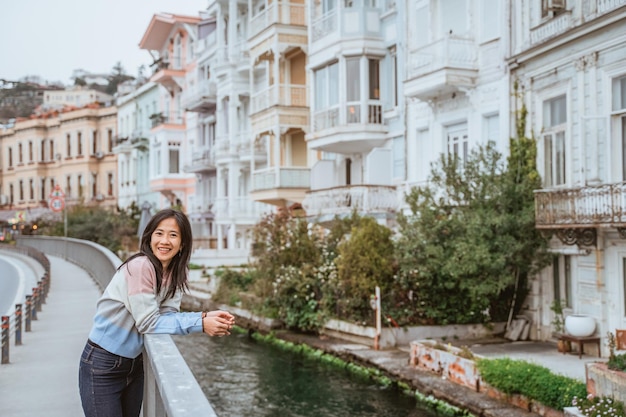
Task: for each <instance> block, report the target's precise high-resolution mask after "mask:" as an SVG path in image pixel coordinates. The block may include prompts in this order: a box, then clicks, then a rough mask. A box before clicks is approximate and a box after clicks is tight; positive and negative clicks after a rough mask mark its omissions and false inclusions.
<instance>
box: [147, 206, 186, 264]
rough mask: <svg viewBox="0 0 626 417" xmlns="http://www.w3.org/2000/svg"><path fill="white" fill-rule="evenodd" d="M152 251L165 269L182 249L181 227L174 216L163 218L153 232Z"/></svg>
mask: <svg viewBox="0 0 626 417" xmlns="http://www.w3.org/2000/svg"><path fill="white" fill-rule="evenodd" d="M150 248H151V249H152V253H153V254H154V256H156V257H157V259H158V260H159V261H161V265H163V270H164V271H165V270H166V269H167V266H168V265H169V264H170V262H171V260H172V259H173V258H174V256H176V255H178V252H179V251H180V250H181V249H182V242H181V240H180V228H179V227H178V223H176V220H175V219H174V218H173V217H170V218H168V219H165V220H162V221H161V223H159V225H158V226H157V228H156V229H155V230H154V232H152V237H151V239H150Z"/></svg>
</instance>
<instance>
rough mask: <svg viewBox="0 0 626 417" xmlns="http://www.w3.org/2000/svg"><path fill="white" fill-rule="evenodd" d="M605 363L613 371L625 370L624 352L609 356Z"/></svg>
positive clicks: (625, 355) (625, 359) (625, 356)
mask: <svg viewBox="0 0 626 417" xmlns="http://www.w3.org/2000/svg"><path fill="white" fill-rule="evenodd" d="M606 365H607V366H608V368H609V369H612V370H614V371H622V372H626V353H620V354H619V355H613V356H611V357H610V358H609V361H608V362H607V364H606Z"/></svg>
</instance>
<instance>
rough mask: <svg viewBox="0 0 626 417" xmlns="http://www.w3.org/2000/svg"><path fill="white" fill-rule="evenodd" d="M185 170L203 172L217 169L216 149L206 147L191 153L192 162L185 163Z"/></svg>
mask: <svg viewBox="0 0 626 417" xmlns="http://www.w3.org/2000/svg"><path fill="white" fill-rule="evenodd" d="M183 170H184V171H185V172H193V173H203V172H211V171H214V170H215V150H214V149H213V148H204V149H199V150H197V151H195V152H194V153H193V154H192V155H191V163H190V164H189V165H185V167H184V169H183Z"/></svg>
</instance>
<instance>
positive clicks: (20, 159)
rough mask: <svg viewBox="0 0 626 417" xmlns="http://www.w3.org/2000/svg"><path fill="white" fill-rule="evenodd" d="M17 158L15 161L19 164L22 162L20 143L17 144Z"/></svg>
mask: <svg viewBox="0 0 626 417" xmlns="http://www.w3.org/2000/svg"><path fill="white" fill-rule="evenodd" d="M17 158H18V159H17V162H18V163H19V164H21V163H22V162H24V160H23V159H22V158H23V156H22V144H21V143H20V144H18V145H17Z"/></svg>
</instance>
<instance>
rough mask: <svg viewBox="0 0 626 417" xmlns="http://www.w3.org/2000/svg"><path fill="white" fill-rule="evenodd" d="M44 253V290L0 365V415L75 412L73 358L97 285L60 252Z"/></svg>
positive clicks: (66, 416) (64, 416)
mask: <svg viewBox="0 0 626 417" xmlns="http://www.w3.org/2000/svg"><path fill="white" fill-rule="evenodd" d="M48 259H50V264H51V265H50V267H51V271H50V276H51V280H50V291H49V292H48V297H47V298H46V303H45V304H44V305H43V306H42V309H41V312H38V314H37V318H38V319H37V320H35V321H33V322H32V323H31V331H30V332H23V333H22V343H23V344H22V345H21V346H15V344H14V343H13V340H12V341H11V342H12V343H11V346H10V348H9V349H10V350H9V352H10V362H9V363H8V364H4V365H0V416H2V417H38V416H46V417H74V416H76V417H80V416H83V412H82V407H81V405H80V397H79V394H78V363H79V360H80V355H81V352H82V350H83V347H84V346H85V342H86V340H87V335H88V334H89V330H90V329H91V322H92V319H93V315H94V313H95V311H96V301H97V300H98V298H99V297H100V290H99V289H98V287H97V286H96V284H95V283H94V281H93V280H92V279H91V277H90V276H89V274H87V272H86V271H85V270H83V269H81V268H79V267H78V266H76V265H74V264H73V263H70V262H67V261H65V260H63V259H61V258H57V257H54V256H48Z"/></svg>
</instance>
